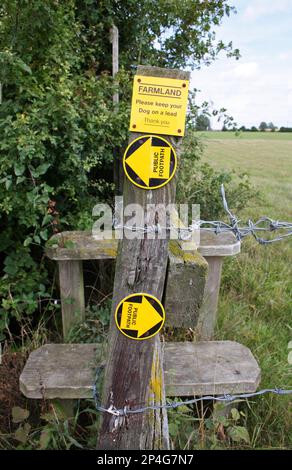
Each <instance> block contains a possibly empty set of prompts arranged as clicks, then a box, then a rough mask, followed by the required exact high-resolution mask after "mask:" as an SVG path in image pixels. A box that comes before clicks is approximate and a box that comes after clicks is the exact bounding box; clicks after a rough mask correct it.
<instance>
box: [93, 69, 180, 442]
mask: <svg viewBox="0 0 292 470" xmlns="http://www.w3.org/2000/svg"><path fill="white" fill-rule="evenodd" d="M138 74H139V75H143V76H152V77H153V76H156V77H168V78H177V79H182V80H188V79H189V73H188V72H182V71H179V70H167V69H160V68H157V67H144V66H139V67H138ZM139 135H141V134H137V133H132V134H131V137H130V141H132V140H134V139H135V138H137V137H138V136H139ZM163 137H164V138H165V139H166V140H168V141H170V142H171V144H172V145H173V147H174V148H175V149H176V151H177V153H179V148H180V143H181V138H172V137H169V136H163ZM175 187H176V183H175V178H173V179H172V180H171V181H170V182H169V183H168V184H167V185H165V186H163V187H162V188H160V189H156V190H154V191H153V190H143V189H140V188H137V187H136V186H134V185H133V184H132V183H131V182H130V181H129V180H128V179H125V180H124V205H125V207H126V206H127V204H130V203H136V204H139V205H140V206H142V207H143V208H144V209H145V208H146V205H147V204H154V205H157V204H161V203H163V204H165V205H168V204H170V203H172V202H174V199H175ZM147 216H148V220H147V224H148V225H152V226H153V225H155V224H157V222H158V223H159V220H161V216H162V215H161V214H160V213H159V211H157V212H155V211H153V212H152V213H149V212H147ZM162 217H163V216H162ZM164 223H165V221H164ZM167 258H168V240H167V239H159V238H156V239H151V238H150V237H149V238H147V234H145V235H144V238H143V239H142V240H137V239H132V240H131V239H127V238H124V239H123V240H122V241H121V244H120V246H119V250H118V257H117V263H116V272H115V282H114V293H113V312H114V311H115V309H116V307H117V305H118V303H119V302H120V301H121V300H122V299H123V298H124V297H126V296H127V295H129V294H132V293H135V292H146V293H148V294H151V295H153V296H155V297H156V298H157V299H159V300H161V298H162V295H163V289H164V283H165V276H166V267H167ZM110 397H111V399H110ZM164 399H165V392H164V380H163V369H162V360H161V348H160V340H159V336H158V335H156V336H154V337H152V338H150V339H147V340H144V341H135V340H132V339H129V338H127V337H125V336H124V335H123V334H121V332H120V331H119V330H118V329H117V327H116V325H115V322H114V320H113V314H112V321H111V326H110V335H109V351H108V360H107V365H106V370H105V377H104V385H103V397H102V403H103V406H105V407H109V405H110V403H113V405H114V406H115V407H116V408H117V409H123V407H124V406H125V405H128V406H130V407H131V408H135V407H140V406H147V405H149V404H162V403H163V402H164ZM98 448H100V449H125V450H127V449H143V450H144V449H162V448H168V436H167V421H166V414H165V413H163V412H162V411H155V412H153V411H147V412H144V413H140V414H135V415H131V416H130V417H129V423H128V425H127V426H126V425H125V423H124V424H123V425H121V426H120V427H118V428H117V429H114V425H113V417H112V416H111V415H109V414H107V413H104V414H102V420H101V429H100V435H99V440H98Z"/></svg>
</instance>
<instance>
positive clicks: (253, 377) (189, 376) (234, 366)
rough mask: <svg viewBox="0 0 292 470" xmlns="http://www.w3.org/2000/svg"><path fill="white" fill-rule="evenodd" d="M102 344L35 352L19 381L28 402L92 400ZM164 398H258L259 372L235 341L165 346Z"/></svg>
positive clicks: (55, 346) (50, 347) (45, 348)
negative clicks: (249, 395) (255, 395)
mask: <svg viewBox="0 0 292 470" xmlns="http://www.w3.org/2000/svg"><path fill="white" fill-rule="evenodd" d="M103 355H104V351H102V350H101V345H98V344H47V345H45V346H42V347H41V348H39V349H37V350H35V351H33V352H32V353H31V354H30V356H29V358H28V361H27V363H26V365H25V368H24V370H23V372H22V374H21V376H20V390H21V391H22V393H23V394H24V395H25V396H26V397H28V398H38V399H41V398H46V399H53V398H63V399H79V398H91V397H92V386H93V382H94V377H95V368H96V365H97V364H98V363H99V364H102V363H103V360H102V356H103ZM164 376H165V387H166V395H167V396H169V397H172V396H176V397H179V396H194V395H210V394H211V395H221V394H224V393H245V392H254V391H255V390H256V389H257V386H258V385H259V382H260V369H259V366H258V364H257V362H256V360H255V358H254V357H253V355H252V353H251V351H250V350H249V349H248V348H247V347H245V346H243V345H241V344H239V343H236V342H234V341H202V342H199V343H191V342H185V343H165V345H164Z"/></svg>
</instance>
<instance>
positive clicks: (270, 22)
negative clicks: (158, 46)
mask: <svg viewBox="0 0 292 470" xmlns="http://www.w3.org/2000/svg"><path fill="white" fill-rule="evenodd" d="M230 3H231V4H233V5H234V6H235V7H236V9H237V14H236V15H234V14H231V16H230V17H229V18H228V17H226V18H225V19H224V20H223V22H222V24H221V26H220V27H219V28H218V30H217V39H222V40H223V41H225V42H229V41H231V40H232V41H233V45H234V47H236V48H239V49H240V53H241V58H240V59H239V60H238V61H236V60H235V59H233V58H231V59H228V58H226V57H225V56H224V53H222V54H221V55H220V56H219V59H218V60H217V61H216V62H214V63H213V64H212V65H210V66H209V67H203V68H202V69H201V70H195V71H193V72H192V80H191V85H192V87H194V88H197V89H199V90H201V92H200V93H199V95H198V98H199V101H204V100H207V101H209V102H210V101H211V102H212V103H213V106H214V108H215V109H219V108H221V107H225V108H227V110H228V114H229V115H231V116H233V117H234V120H235V121H236V122H237V124H238V125H239V126H241V125H245V126H246V127H251V126H253V125H254V126H257V127H258V126H259V124H260V122H261V121H266V122H273V123H274V125H276V126H290V127H292V0H233V2H230ZM211 123H212V128H213V129H216V128H217V129H221V128H222V123H218V122H217V120H216V119H213V118H212V122H211Z"/></svg>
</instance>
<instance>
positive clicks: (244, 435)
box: [227, 426, 250, 444]
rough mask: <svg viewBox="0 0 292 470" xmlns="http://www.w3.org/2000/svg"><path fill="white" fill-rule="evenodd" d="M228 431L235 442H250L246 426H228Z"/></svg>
mask: <svg viewBox="0 0 292 470" xmlns="http://www.w3.org/2000/svg"><path fill="white" fill-rule="evenodd" d="M227 432H228V435H229V437H231V439H232V440H233V441H234V442H245V443H246V444H250V438H249V434H248V430H247V429H246V428H245V427H243V426H233V427H230V428H228V430H227Z"/></svg>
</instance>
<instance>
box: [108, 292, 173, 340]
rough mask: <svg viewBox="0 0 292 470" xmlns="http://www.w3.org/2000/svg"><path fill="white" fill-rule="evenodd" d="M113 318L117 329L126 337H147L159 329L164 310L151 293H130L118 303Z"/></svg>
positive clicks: (161, 324) (140, 338) (163, 317)
mask: <svg viewBox="0 0 292 470" xmlns="http://www.w3.org/2000/svg"><path fill="white" fill-rule="evenodd" d="M115 320H116V324H117V327H118V329H119V330H120V331H121V332H122V333H123V334H124V335H125V336H127V337H128V338H131V339H136V340H143V339H149V338H152V336H154V335H156V334H157V333H158V332H159V331H160V330H161V328H162V326H163V324H164V321H165V311H164V308H163V306H162V304H161V302H160V301H159V300H158V299H156V298H155V297H154V296H153V295H150V294H145V293H139V294H131V295H128V296H127V297H125V298H124V299H123V300H122V301H121V302H120V303H119V304H118V306H117V308H116V312H115Z"/></svg>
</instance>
